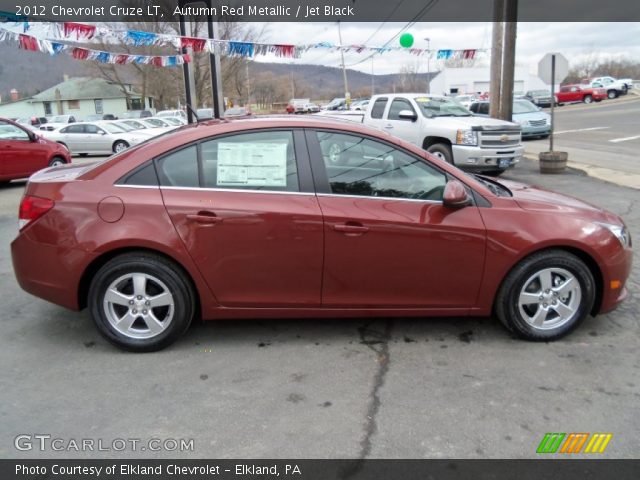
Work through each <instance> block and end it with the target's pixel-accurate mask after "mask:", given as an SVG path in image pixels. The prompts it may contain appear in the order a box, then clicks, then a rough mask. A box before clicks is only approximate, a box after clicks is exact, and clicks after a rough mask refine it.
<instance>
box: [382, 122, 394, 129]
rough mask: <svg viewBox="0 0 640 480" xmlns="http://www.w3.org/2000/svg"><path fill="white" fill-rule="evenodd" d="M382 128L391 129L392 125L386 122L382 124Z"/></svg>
mask: <svg viewBox="0 0 640 480" xmlns="http://www.w3.org/2000/svg"><path fill="white" fill-rule="evenodd" d="M384 128H386V129H389V130H390V129H392V128H393V125H391V124H390V123H387V124H386V125H385V126H384Z"/></svg>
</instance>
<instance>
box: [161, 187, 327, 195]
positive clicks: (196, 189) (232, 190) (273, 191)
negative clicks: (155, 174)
mask: <svg viewBox="0 0 640 480" xmlns="http://www.w3.org/2000/svg"><path fill="white" fill-rule="evenodd" d="M159 188H161V189H162V190H195V191H199V192H201V191H205V192H232V193H267V194H271V195H273V194H280V195H307V196H314V195H315V193H313V192H287V191H278V190H253V189H249V188H246V189H245V188H212V187H170V186H166V187H163V186H161V187H159Z"/></svg>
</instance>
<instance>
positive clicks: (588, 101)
mask: <svg viewBox="0 0 640 480" xmlns="http://www.w3.org/2000/svg"><path fill="white" fill-rule="evenodd" d="M582 101H583V102H584V103H591V102H593V97H592V96H591V95H585V96H584V98H583V99H582Z"/></svg>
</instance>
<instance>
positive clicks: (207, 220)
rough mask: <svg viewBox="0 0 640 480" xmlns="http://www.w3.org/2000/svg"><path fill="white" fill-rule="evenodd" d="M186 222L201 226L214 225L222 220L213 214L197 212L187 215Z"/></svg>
mask: <svg viewBox="0 0 640 480" xmlns="http://www.w3.org/2000/svg"><path fill="white" fill-rule="evenodd" d="M187 220H190V221H192V222H196V223H201V224H203V225H215V224H216V223H220V222H222V218H220V217H218V216H216V214H215V213H213V212H206V211H205V212H198V213H189V214H187Z"/></svg>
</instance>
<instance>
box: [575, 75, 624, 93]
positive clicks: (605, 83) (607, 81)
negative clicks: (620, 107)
mask: <svg viewBox="0 0 640 480" xmlns="http://www.w3.org/2000/svg"><path fill="white" fill-rule="evenodd" d="M583 83H588V84H589V85H591V86H592V87H603V88H605V89H606V90H607V97H608V98H616V97H618V96H619V95H626V94H627V92H628V91H629V89H630V88H633V80H632V79H630V78H618V79H616V78H613V77H594V78H588V79H586V81H585V82H583Z"/></svg>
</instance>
